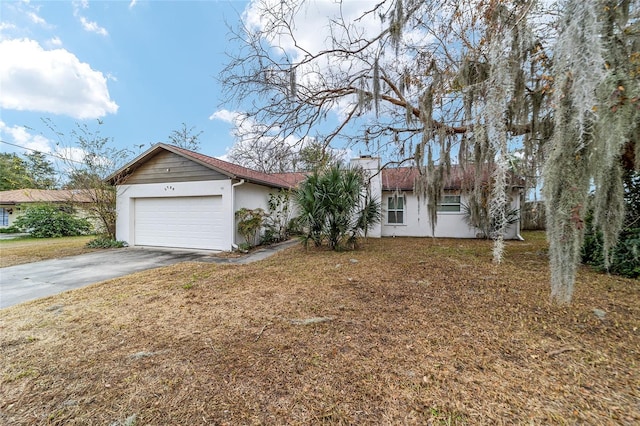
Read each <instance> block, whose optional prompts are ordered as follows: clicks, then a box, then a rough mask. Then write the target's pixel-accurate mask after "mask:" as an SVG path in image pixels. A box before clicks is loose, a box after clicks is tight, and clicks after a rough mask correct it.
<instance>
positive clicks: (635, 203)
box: [582, 173, 640, 278]
mask: <svg viewBox="0 0 640 426" xmlns="http://www.w3.org/2000/svg"><path fill="white" fill-rule="evenodd" d="M625 202H626V209H627V212H626V218H625V223H624V227H623V228H622V232H620V235H619V236H618V243H617V244H616V246H615V247H614V248H613V249H612V250H611V257H610V261H611V263H610V266H609V270H608V272H610V273H612V274H616V275H621V276H623V277H627V278H638V277H640V227H638V226H639V225H640V173H632V174H630V175H628V176H626V178H625ZM585 223H586V232H585V238H584V244H583V246H582V263H584V264H587V265H591V266H593V267H595V268H596V269H598V270H601V271H604V270H605V267H604V254H603V250H602V248H603V241H602V234H601V233H600V232H598V231H596V230H595V229H594V227H593V212H592V211H590V212H589V213H588V214H587V217H586V220H585Z"/></svg>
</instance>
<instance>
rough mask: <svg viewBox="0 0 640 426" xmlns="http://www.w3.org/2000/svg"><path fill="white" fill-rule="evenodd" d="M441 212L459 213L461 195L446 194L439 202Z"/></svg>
mask: <svg viewBox="0 0 640 426" xmlns="http://www.w3.org/2000/svg"><path fill="white" fill-rule="evenodd" d="M438 211H439V212H449V213H459V212H460V196H459V195H445V196H443V197H442V200H440V204H438Z"/></svg>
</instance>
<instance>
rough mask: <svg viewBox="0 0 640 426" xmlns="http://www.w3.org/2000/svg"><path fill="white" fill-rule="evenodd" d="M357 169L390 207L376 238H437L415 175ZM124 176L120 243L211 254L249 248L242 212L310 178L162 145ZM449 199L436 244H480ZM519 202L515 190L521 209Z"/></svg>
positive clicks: (370, 162)
mask: <svg viewBox="0 0 640 426" xmlns="http://www.w3.org/2000/svg"><path fill="white" fill-rule="evenodd" d="M352 164H356V165H358V166H361V167H363V168H365V169H367V170H370V176H372V177H371V191H372V193H373V194H374V195H375V196H377V198H379V199H380V200H381V202H382V210H383V221H382V223H381V224H380V225H378V226H377V227H376V228H375V229H373V230H372V232H370V233H369V235H371V236H374V237H380V236H396V235H397V236H431V228H430V226H429V223H428V220H427V209H426V206H425V205H424V204H423V202H422V201H421V202H418V198H417V197H416V196H415V195H414V194H413V179H414V178H415V173H416V172H415V170H413V169H408V168H399V169H384V170H382V172H380V173H378V172H379V167H380V161H379V159H377V158H369V157H363V158H358V159H354V160H352ZM116 176H118V177H120V178H119V179H117V181H118V185H117V194H118V196H117V205H116V209H117V227H116V237H117V238H118V239H119V240H124V241H127V242H128V243H129V245H131V246H159V247H176V248H190V249H207V250H229V249H231V248H233V247H236V246H237V244H239V243H242V242H244V241H243V240H242V237H241V236H240V235H239V234H238V233H237V229H236V219H235V212H236V211H237V210H239V209H241V208H243V207H244V208H248V209H256V208H262V209H264V210H265V211H268V205H267V201H268V198H269V194H271V193H274V192H277V191H280V190H288V189H292V188H295V187H296V186H297V185H298V184H299V183H300V182H301V181H302V180H303V179H304V178H305V174H304V173H276V174H267V173H261V172H258V171H255V170H251V169H248V168H245V167H242V166H239V165H237V164H232V163H229V162H226V161H223V160H220V159H217V158H213V157H209V156H206V155H203V154H199V153H196V152H193V151H189V150H186V149H183V148H179V147H176V146H173V145H167V144H162V143H160V144H157V145H154V146H153V147H152V148H150V149H149V150H148V151H146V152H144V153H143V154H141V155H140V156H139V157H137V158H136V159H134V160H133V161H132V162H130V163H129V164H127V165H126V166H125V167H123V168H122V169H120V170H119V171H117V172H116V173H114V174H113V175H112V177H111V181H112V182H115V181H116ZM122 176H125V177H124V178H122ZM447 191H448V192H447V195H446V196H445V199H444V203H443V205H442V206H441V208H442V210H443V211H442V212H440V213H439V218H438V225H437V227H436V236H441V237H457V238H475V237H476V234H477V230H474V229H469V226H468V225H467V224H466V223H465V222H464V220H463V213H462V211H461V208H460V203H461V202H462V201H463V197H462V196H461V195H460V192H459V188H455V186H454V185H450V187H449V188H448V190H447ZM517 194H518V192H517V188H514V197H513V199H514V201H513V202H514V206H518V203H519V199H520V198H519V197H518V196H517ZM461 197H462V198H461ZM398 200H401V201H398ZM518 231H519V226H514V227H513V232H511V233H510V235H509V236H508V237H509V238H518V237H519V235H518Z"/></svg>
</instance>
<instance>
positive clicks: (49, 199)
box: [0, 189, 91, 228]
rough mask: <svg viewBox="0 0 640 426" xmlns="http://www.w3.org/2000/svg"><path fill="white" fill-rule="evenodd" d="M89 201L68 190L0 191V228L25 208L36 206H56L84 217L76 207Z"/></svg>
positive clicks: (11, 221)
mask: <svg viewBox="0 0 640 426" xmlns="http://www.w3.org/2000/svg"><path fill="white" fill-rule="evenodd" d="M90 202H91V200H89V199H87V197H85V196H83V195H82V194H81V193H80V192H79V191H76V190H70V189H14V190H11V191H0V228H6V227H9V226H11V225H12V224H13V222H14V221H15V220H16V219H17V218H18V217H19V216H20V215H21V214H23V213H24V211H25V210H26V208H27V207H29V206H30V205H36V204H44V203H46V204H57V205H59V206H60V207H61V208H63V207H68V208H69V209H73V210H76V211H77V213H78V215H79V216H84V214H83V209H82V207H80V208H79V209H76V207H77V206H82V205H83V204H86V203H90Z"/></svg>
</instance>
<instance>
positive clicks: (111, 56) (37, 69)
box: [0, 0, 247, 156]
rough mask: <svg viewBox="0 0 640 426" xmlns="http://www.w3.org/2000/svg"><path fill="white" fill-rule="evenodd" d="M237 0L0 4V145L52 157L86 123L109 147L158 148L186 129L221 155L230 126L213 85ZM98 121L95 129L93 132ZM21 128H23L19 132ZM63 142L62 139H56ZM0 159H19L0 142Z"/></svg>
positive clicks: (207, 150)
mask: <svg viewBox="0 0 640 426" xmlns="http://www.w3.org/2000/svg"><path fill="white" fill-rule="evenodd" d="M246 6H247V2H245V1H228V0H227V1H224V0H221V1H142V0H139V1H73V2H68V1H46V2H37V1H19V2H18V1H2V2H0V58H1V59H0V139H1V140H2V141H4V142H8V143H10V144H14V145H19V146H23V147H27V148H32V149H37V150H40V151H44V152H54V151H55V149H56V147H55V137H54V135H53V134H51V132H49V131H48V129H47V128H46V126H45V125H44V124H43V123H42V118H49V119H50V120H51V122H52V123H54V125H55V126H56V127H57V128H58V129H59V130H60V131H62V132H63V133H67V134H68V133H69V132H70V130H71V129H73V127H74V126H75V123H86V124H87V125H88V126H89V127H90V128H98V127H99V129H100V134H101V135H103V136H108V137H111V138H113V144H114V145H115V146H117V147H119V148H125V147H132V146H135V145H141V144H145V145H146V146H147V147H148V146H149V145H150V144H152V143H155V142H165V141H167V140H168V136H169V134H170V133H171V132H172V131H173V130H178V129H180V128H181V127H182V123H186V125H187V126H188V127H192V126H195V130H196V131H197V132H198V131H202V132H203V133H202V135H201V136H200V141H201V152H203V153H204V154H207V155H212V156H222V155H224V154H225V152H226V150H227V149H228V148H230V147H231V146H232V145H233V143H234V139H233V137H232V136H231V134H230V132H231V130H232V125H231V124H230V123H229V122H228V121H225V120H221V119H216V118H215V117H213V118H212V117H211V116H212V115H213V114H214V113H215V112H216V111H219V110H221V109H224V105H221V104H220V103H221V101H222V96H221V87H220V84H219V83H218V82H217V81H216V78H215V77H216V76H217V75H218V74H219V73H220V71H221V69H222V67H223V66H224V62H225V54H224V52H225V50H226V49H228V48H229V46H228V41H227V38H228V28H227V26H226V24H225V22H228V23H229V24H231V25H235V24H237V23H238V22H239V19H240V15H241V13H242V12H243V10H244V9H245V7H246ZM98 119H100V120H102V122H103V124H102V125H100V126H97V122H98ZM25 126H26V128H25ZM63 142H64V143H65V144H71V143H72V141H71V140H67V141H63ZM0 152H17V153H22V152H24V150H23V149H20V148H17V147H15V146H13V145H9V144H7V143H0Z"/></svg>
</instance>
